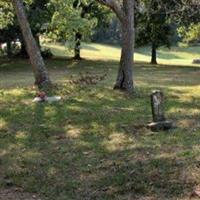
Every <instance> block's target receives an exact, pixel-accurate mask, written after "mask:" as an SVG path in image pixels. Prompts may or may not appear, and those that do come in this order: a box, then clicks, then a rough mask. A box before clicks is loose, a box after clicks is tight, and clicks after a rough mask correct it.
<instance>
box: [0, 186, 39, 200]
mask: <svg viewBox="0 0 200 200" xmlns="http://www.w3.org/2000/svg"><path fill="white" fill-rule="evenodd" d="M0 200H42V199H41V198H39V197H38V195H36V194H31V193H27V192H23V190H22V189H21V188H12V189H0Z"/></svg>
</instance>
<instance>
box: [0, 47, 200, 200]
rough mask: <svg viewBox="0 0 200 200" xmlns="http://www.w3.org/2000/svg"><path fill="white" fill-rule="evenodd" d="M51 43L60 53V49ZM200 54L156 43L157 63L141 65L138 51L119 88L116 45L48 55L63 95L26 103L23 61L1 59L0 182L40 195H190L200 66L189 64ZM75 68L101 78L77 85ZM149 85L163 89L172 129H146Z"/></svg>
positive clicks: (51, 198)
mask: <svg viewBox="0 0 200 200" xmlns="http://www.w3.org/2000/svg"><path fill="white" fill-rule="evenodd" d="M49 46H51V48H52V50H53V52H54V54H55V55H57V56H58V55H59V56H61V55H64V51H65V49H64V47H62V46H59V45H49ZM195 52H196V53H195ZM199 52H200V50H199V49H198V48H196V49H193V50H192V49H181V48H173V49H172V50H171V51H169V52H168V51H167V50H166V49H161V50H160V51H159V62H160V63H161V65H158V66H154V65H149V64H147V63H145V62H144V61H147V60H149V53H148V52H147V50H146V51H145V49H138V50H137V53H136V60H137V61H139V62H137V63H136V65H135V69H134V71H135V83H136V86H137V90H136V94H134V95H126V94H124V93H122V92H119V91H114V90H112V86H113V84H114V81H115V78H116V73H117V67H118V58H119V53H120V50H119V48H117V47H115V48H114V47H110V46H106V45H98V44H94V45H85V46H84V49H83V56H84V57H85V58H87V60H83V61H81V62H75V61H71V60H66V59H64V58H63V59H53V60H49V61H47V66H48V69H49V71H50V74H51V77H52V79H53V81H54V82H56V83H58V86H57V91H56V92H55V93H56V94H58V95H61V96H62V97H63V100H62V101H60V102H57V103H53V104H48V103H45V104H34V103H32V99H33V97H34V95H35V90H34V89H33V87H32V83H33V77H32V72H31V69H30V65H29V64H28V62H27V61H26V60H10V61H9V60H3V59H1V61H0V188H2V189H3V188H4V189H5V188H8V187H11V185H12V187H17V188H21V189H22V190H23V191H25V192H29V193H36V194H38V195H39V196H40V197H41V199H42V200H46V199H47V200H82V199H83V200H90V199H91V200H95V199H96V200H186V199H188V198H189V196H190V194H191V192H192V191H193V188H194V187H196V186H200V179H199V177H200V79H199V77H200V67H199V66H197V65H191V64H190V63H191V60H192V59H193V58H194V57H198V56H199V55H198V53H199ZM166 63H169V64H168V65H166ZM180 64H182V65H180ZM81 74H91V75H93V76H95V77H97V78H98V77H99V76H104V75H105V74H106V76H105V77H104V79H103V80H102V81H95V84H86V83H85V84H79V83H75V81H74V80H77V79H79V78H80V77H81V76H82V75H81ZM154 89H161V90H163V91H164V93H165V96H166V113H167V117H168V118H169V119H172V120H174V121H175V123H176V125H177V128H176V129H174V130H171V131H169V132H159V133H152V132H150V131H149V130H148V129H146V128H145V125H146V124H147V123H148V122H150V121H151V120H152V119H151V109H150V98H149V94H150V93H151V91H152V90H154ZM0 190H1V189H0ZM0 199H1V197H0ZM5 200H6V199H5Z"/></svg>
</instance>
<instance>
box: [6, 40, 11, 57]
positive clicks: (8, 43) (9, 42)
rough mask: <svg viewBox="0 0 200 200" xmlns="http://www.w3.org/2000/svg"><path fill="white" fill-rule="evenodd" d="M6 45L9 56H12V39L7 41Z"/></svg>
mask: <svg viewBox="0 0 200 200" xmlns="http://www.w3.org/2000/svg"><path fill="white" fill-rule="evenodd" d="M6 46H7V52H6V53H7V57H8V58H10V57H12V42H11V41H7V42H6Z"/></svg>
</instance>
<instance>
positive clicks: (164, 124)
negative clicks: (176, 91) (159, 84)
mask: <svg viewBox="0 0 200 200" xmlns="http://www.w3.org/2000/svg"><path fill="white" fill-rule="evenodd" d="M151 109H152V116H153V122H152V123H150V124H149V125H148V127H149V128H150V129H151V130H152V131H160V130H168V129H170V128H172V126H173V123H172V122H171V121H168V120H166V118H165V113H164V94H163V92H161V91H159V90H157V91H153V93H152V94H151Z"/></svg>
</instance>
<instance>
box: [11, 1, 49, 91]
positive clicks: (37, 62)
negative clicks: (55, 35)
mask: <svg viewBox="0 0 200 200" xmlns="http://www.w3.org/2000/svg"><path fill="white" fill-rule="evenodd" d="M12 3H13V7H14V9H15V12H16V15H17V19H18V22H19V25H20V28H21V31H22V34H23V37H24V40H25V43H26V48H27V52H28V54H29V58H30V62H31V64H32V68H33V72H34V75H35V84H36V85H38V87H39V88H41V89H45V88H47V87H49V86H50V85H51V81H50V78H49V76H48V72H47V69H46V67H45V64H44V61H43V58H42V56H41V53H40V49H39V47H38V45H37V43H36V41H35V39H34V37H33V34H32V31H31V28H30V25H29V22H28V20H27V16H26V13H25V9H24V5H23V1H22V0H12Z"/></svg>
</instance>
